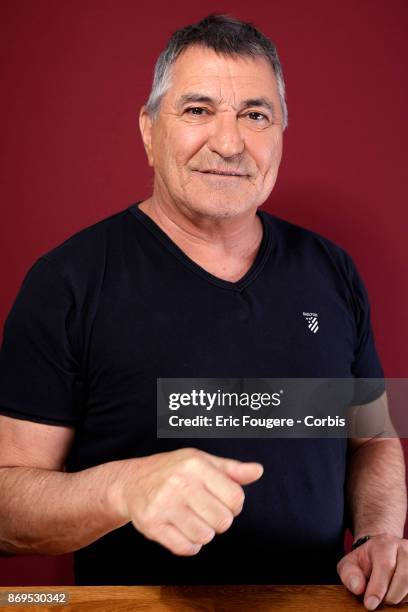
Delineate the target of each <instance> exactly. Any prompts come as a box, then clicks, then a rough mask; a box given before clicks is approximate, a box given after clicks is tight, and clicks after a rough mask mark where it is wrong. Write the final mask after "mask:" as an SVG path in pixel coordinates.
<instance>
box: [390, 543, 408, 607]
mask: <svg viewBox="0 0 408 612" xmlns="http://www.w3.org/2000/svg"><path fill="white" fill-rule="evenodd" d="M406 595H408V548H407V547H406V546H400V547H399V549H398V554H397V566H396V568H395V572H394V576H393V578H392V580H391V584H390V586H389V588H388V591H387V593H386V595H385V600H384V602H385V603H386V604H390V605H396V604H399V603H401V602H402V600H403V599H404V597H406Z"/></svg>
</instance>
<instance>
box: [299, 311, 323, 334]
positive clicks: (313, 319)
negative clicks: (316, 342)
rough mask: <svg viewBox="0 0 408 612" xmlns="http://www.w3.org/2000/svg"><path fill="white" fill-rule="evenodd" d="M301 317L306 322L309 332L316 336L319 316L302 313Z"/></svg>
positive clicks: (312, 313)
mask: <svg viewBox="0 0 408 612" xmlns="http://www.w3.org/2000/svg"><path fill="white" fill-rule="evenodd" d="M303 316H304V317H305V319H306V321H307V326H308V328H309V329H310V331H311V332H313V333H314V334H316V333H317V332H318V331H319V315H317V314H316V313H315V312H304V313H303Z"/></svg>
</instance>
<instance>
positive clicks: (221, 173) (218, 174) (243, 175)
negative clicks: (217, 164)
mask: <svg viewBox="0 0 408 612" xmlns="http://www.w3.org/2000/svg"><path fill="white" fill-rule="evenodd" d="M197 172H201V174H215V175H217V176H234V177H241V178H243V177H246V176H248V175H247V174H242V173H240V172H224V171H222V170H197Z"/></svg>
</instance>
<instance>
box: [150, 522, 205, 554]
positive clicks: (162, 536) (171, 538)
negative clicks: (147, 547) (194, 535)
mask: <svg viewBox="0 0 408 612" xmlns="http://www.w3.org/2000/svg"><path fill="white" fill-rule="evenodd" d="M149 539H151V540H155V541H156V542H158V543H159V544H161V545H162V546H164V547H165V548H168V549H169V550H170V552H172V553H173V554H175V555H180V556H192V555H196V554H197V553H198V552H199V551H200V550H201V544H197V543H195V542H192V541H191V540H189V539H188V538H187V537H186V536H185V535H184V534H183V533H182V532H181V531H180V530H179V529H178V528H177V527H175V525H172V524H170V523H162V524H161V525H159V526H157V527H156V529H155V530H154V531H153V532H152V533H151V537H150V535H149Z"/></svg>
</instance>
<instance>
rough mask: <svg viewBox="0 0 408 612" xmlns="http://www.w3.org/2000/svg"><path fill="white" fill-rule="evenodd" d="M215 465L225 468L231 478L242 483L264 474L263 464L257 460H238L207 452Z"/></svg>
mask: <svg viewBox="0 0 408 612" xmlns="http://www.w3.org/2000/svg"><path fill="white" fill-rule="evenodd" d="M205 454H206V456H207V458H208V460H209V461H210V462H211V463H212V464H213V465H215V467H217V468H219V469H221V470H223V472H225V473H226V474H227V475H228V476H230V478H232V479H233V480H235V481H236V482H239V483H240V484H242V485H246V484H250V483H251V482H255V481H256V480H258V479H259V478H260V477H261V476H262V474H263V465H262V464H261V463H257V462H255V461H238V460H237V459H228V458H226V457H218V456H217V455H211V454H209V453H205Z"/></svg>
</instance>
